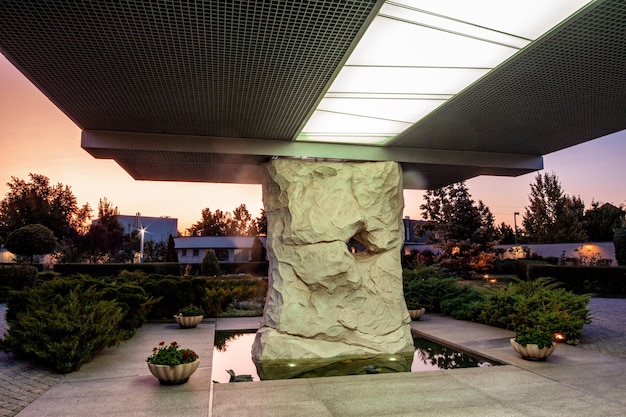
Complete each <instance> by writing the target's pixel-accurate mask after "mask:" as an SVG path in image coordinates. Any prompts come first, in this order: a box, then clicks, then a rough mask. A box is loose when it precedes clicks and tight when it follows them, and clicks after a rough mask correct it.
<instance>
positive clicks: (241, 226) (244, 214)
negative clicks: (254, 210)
mask: <svg viewBox="0 0 626 417" xmlns="http://www.w3.org/2000/svg"><path fill="white" fill-rule="evenodd" d="M231 229H234V234H235V235H236V236H254V235H255V233H254V232H255V230H254V227H253V224H252V216H251V215H250V212H249V211H248V208H247V207H246V205H245V204H241V205H240V206H239V207H237V208H236V209H235V210H233V215H232V226H231Z"/></svg>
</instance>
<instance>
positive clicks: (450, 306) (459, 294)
mask: <svg viewBox="0 0 626 417" xmlns="http://www.w3.org/2000/svg"><path fill="white" fill-rule="evenodd" d="M458 281H459V280H458V278H455V277H453V276H450V275H449V274H448V273H447V272H445V270H443V269H441V268H439V267H437V266H434V265H431V266H418V267H417V268H415V269H405V270H403V272H402V284H403V291H404V299H405V301H406V302H407V304H413V305H415V304H419V305H421V306H423V307H425V308H426V311H427V312H431V313H444V314H448V315H451V316H452V317H454V318H464V319H471V315H472V314H470V312H468V311H465V310H466V308H470V309H471V311H473V310H474V309H475V306H470V304H475V303H476V302H479V301H480V300H481V299H482V296H481V293H480V292H479V291H478V290H477V289H475V288H473V287H468V286H461V285H459V282H458Z"/></svg>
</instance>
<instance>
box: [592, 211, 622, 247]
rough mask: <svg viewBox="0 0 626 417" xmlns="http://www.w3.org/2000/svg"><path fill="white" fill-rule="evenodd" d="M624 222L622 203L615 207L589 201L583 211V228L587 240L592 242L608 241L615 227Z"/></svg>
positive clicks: (620, 225)
mask: <svg viewBox="0 0 626 417" xmlns="http://www.w3.org/2000/svg"><path fill="white" fill-rule="evenodd" d="M625 224H626V212H625V211H624V205H620V206H619V207H615V206H614V205H612V204H609V203H605V204H600V203H599V202H597V201H594V202H592V203H591V208H590V209H589V210H587V211H586V212H585V230H586V232H587V236H588V237H589V240H591V241H594V242H610V241H612V240H613V233H614V232H615V230H616V229H619V228H620V227H622V226H624V225H625Z"/></svg>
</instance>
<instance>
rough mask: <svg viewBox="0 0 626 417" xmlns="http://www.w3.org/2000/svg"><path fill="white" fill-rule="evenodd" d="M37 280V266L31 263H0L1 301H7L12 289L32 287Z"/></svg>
mask: <svg viewBox="0 0 626 417" xmlns="http://www.w3.org/2000/svg"><path fill="white" fill-rule="evenodd" d="M36 281H37V268H35V267H34V266H31V265H23V264H15V265H0V302H5V301H7V296H8V294H9V291H10V290H22V289H24V288H25V287H32V286H33V285H35V282H36Z"/></svg>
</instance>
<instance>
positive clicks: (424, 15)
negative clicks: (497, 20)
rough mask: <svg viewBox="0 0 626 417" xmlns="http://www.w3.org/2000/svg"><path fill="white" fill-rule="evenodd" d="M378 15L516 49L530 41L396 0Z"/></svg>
mask: <svg viewBox="0 0 626 417" xmlns="http://www.w3.org/2000/svg"><path fill="white" fill-rule="evenodd" d="M416 3H419V2H416ZM378 16H379V17H378V18H381V17H383V18H387V19H392V20H393V19H397V20H399V21H401V22H405V23H408V24H412V25H418V26H423V27H426V28H431V29H433V30H438V31H442V32H448V33H452V34H457V35H460V36H463V37H468V38H474V39H478V40H482V41H485V42H490V43H496V44H500V45H504V46H508V47H512V48H515V49H520V48H523V47H524V46H526V45H527V44H528V42H529V41H530V39H526V38H523V37H521V36H518V35H515V34H512V33H507V32H504V31H497V30H494V29H493V28H492V27H484V26H481V25H476V24H474V23H471V22H469V21H466V20H464V19H459V18H455V17H453V16H454V14H452V15H449V16H444V15H440V14H437V13H432V12H430V11H428V10H424V9H421V8H417V7H413V6H409V5H406V6H405V5H403V4H401V3H398V2H395V1H388V2H387V3H385V5H383V7H382V8H381V10H380V12H379V14H378ZM457 16H458V15H457Z"/></svg>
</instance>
